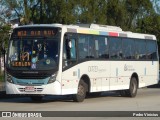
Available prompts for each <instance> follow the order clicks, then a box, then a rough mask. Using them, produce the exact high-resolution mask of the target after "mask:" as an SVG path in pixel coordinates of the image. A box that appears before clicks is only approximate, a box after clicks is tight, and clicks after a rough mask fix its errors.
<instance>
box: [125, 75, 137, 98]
mask: <svg viewBox="0 0 160 120" xmlns="http://www.w3.org/2000/svg"><path fill="white" fill-rule="evenodd" d="M137 89H138V83H137V79H136V78H135V77H132V78H131V81H130V86H129V90H127V91H126V92H127V96H128V97H135V96H136V95H137Z"/></svg>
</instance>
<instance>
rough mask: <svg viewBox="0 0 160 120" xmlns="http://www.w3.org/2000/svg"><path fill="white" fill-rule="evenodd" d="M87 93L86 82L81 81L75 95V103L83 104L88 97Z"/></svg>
mask: <svg viewBox="0 0 160 120" xmlns="http://www.w3.org/2000/svg"><path fill="white" fill-rule="evenodd" d="M86 92H87V84H86V83H85V82H84V80H80V82H79V85H78V91H77V94H75V95H73V101H75V102H83V101H84V99H85V97H86Z"/></svg>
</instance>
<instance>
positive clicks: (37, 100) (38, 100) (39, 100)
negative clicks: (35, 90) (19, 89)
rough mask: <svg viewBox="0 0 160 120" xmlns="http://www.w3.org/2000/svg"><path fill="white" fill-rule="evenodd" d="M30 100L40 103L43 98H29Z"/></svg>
mask: <svg viewBox="0 0 160 120" xmlns="http://www.w3.org/2000/svg"><path fill="white" fill-rule="evenodd" d="M30 98H31V100H32V101H35V102H41V101H42V98H43V96H31V97H30Z"/></svg>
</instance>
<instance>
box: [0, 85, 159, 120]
mask: <svg viewBox="0 0 160 120" xmlns="http://www.w3.org/2000/svg"><path fill="white" fill-rule="evenodd" d="M0 111H36V112H37V111H160V88H143V89H139V90H138V94H137V96H136V98H128V97H121V96H119V95H118V94H117V93H115V92H105V93H102V95H100V96H94V97H93V96H91V97H88V98H86V99H85V101H84V102H82V103H76V102H73V101H72V100H71V98H70V97H69V96H46V97H45V98H44V99H43V101H42V102H41V103H35V102H32V101H31V100H30V98H28V97H18V98H1V99H0ZM73 114H74V113H73ZM62 117H63V115H62ZM159 117H160V114H159ZM42 119H43V118H42ZM55 119H59V117H58V118H54V120H55ZM62 119H64V117H63V118H62ZM72 119H73V118H69V120H72ZM76 119H77V120H78V119H80V118H76ZM83 119H84V118H83ZM87 119H92V120H95V119H96V118H95V117H93V118H92V117H89V118H87ZM100 119H101V120H103V119H108V118H106V117H101V118H100ZM110 119H115V118H113V117H112V118H110ZM118 119H119V120H120V119H123V120H125V119H126V120H127V118H126V117H125V118H122V117H120V118H118ZM132 119H134V120H135V119H136V118H133V117H132ZM137 119H138V118H137ZM141 119H148V120H149V119H151V118H141ZM154 119H157V120H158V119H159V118H154Z"/></svg>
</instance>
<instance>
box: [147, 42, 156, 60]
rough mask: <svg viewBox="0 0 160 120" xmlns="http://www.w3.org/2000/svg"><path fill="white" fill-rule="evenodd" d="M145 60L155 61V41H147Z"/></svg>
mask: <svg viewBox="0 0 160 120" xmlns="http://www.w3.org/2000/svg"><path fill="white" fill-rule="evenodd" d="M146 48H147V59H149V60H156V59H157V44H156V41H151V40H148V41H147V45H146Z"/></svg>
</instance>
